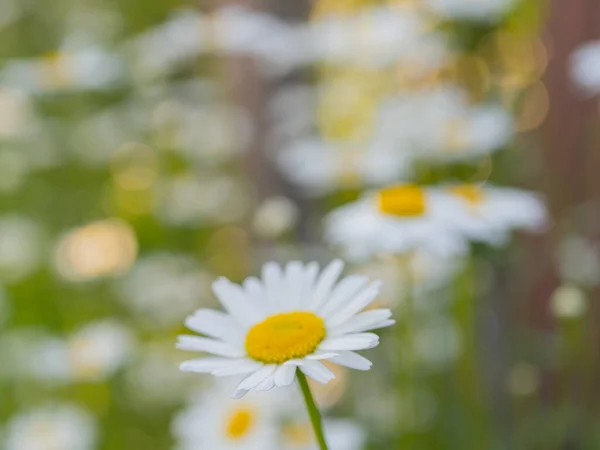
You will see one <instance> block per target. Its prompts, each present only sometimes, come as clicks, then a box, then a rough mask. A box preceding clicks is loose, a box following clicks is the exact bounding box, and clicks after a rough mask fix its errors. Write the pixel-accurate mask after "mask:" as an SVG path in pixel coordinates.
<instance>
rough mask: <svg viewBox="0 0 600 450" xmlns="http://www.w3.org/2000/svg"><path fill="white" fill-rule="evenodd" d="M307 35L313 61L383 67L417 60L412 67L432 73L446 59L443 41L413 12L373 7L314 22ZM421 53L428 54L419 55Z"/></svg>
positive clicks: (413, 10)
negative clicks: (425, 69) (432, 47)
mask: <svg viewBox="0 0 600 450" xmlns="http://www.w3.org/2000/svg"><path fill="white" fill-rule="evenodd" d="M309 31H310V33H311V36H310V38H311V42H310V44H311V46H312V54H313V59H314V60H317V61H322V60H324V61H334V62H338V63H345V64H355V65H359V66H367V67H368V66H371V67H384V66H389V65H391V64H394V63H400V64H402V61H403V60H406V61H412V62H416V60H417V58H420V59H422V63H421V64H415V66H417V67H418V68H423V67H426V66H428V67H427V68H428V69H429V70H432V69H436V68H439V67H440V66H441V65H442V63H444V62H445V60H446V58H447V56H448V51H447V48H446V42H445V40H444V39H442V38H441V35H439V34H438V32H436V31H433V30H432V29H431V27H429V26H428V24H427V19H426V17H425V16H424V15H421V14H420V13H419V12H418V11H417V10H416V9H413V8H401V7H400V6H396V7H373V8H363V9H361V10H360V11H359V12H358V13H357V14H355V15H351V16H350V15H347V16H342V15H339V16H335V15H331V16H326V17H324V18H318V19H316V20H314V21H313V22H312V23H311V24H310V26H309ZM432 44H434V45H437V46H438V47H437V49H436V50H437V51H435V52H433V51H431V50H432V49H431V48H428V46H430V45H432ZM423 49H427V50H428V51H426V52H424V54H420V53H421V50H423ZM434 55H435V56H434ZM431 56H434V58H433V59H430V60H429V61H427V62H426V60H425V59H423V57H431ZM407 66H408V65H407ZM407 68H408V69H409V70H411V68H410V67H407ZM420 75H423V73H421V74H420Z"/></svg>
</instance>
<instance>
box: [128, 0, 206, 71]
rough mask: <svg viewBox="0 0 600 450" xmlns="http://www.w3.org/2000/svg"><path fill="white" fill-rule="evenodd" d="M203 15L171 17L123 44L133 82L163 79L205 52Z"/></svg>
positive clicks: (184, 11) (190, 13) (189, 13)
mask: <svg viewBox="0 0 600 450" xmlns="http://www.w3.org/2000/svg"><path fill="white" fill-rule="evenodd" d="M205 27H206V25H205V23H204V22H203V18H202V16H201V15H200V14H199V13H198V12H197V11H194V10H192V9H182V10H179V11H176V12H175V13H174V14H173V16H172V17H170V18H169V19H168V20H167V21H166V22H164V23H162V24H161V25H159V26H157V27H155V28H153V29H151V30H150V31H148V32H146V33H144V34H142V35H140V36H137V37H136V38H134V39H132V40H131V41H130V42H128V43H127V44H125V49H124V52H125V54H127V55H129V59H130V61H131V64H132V71H133V73H134V77H135V79H136V80H140V79H154V78H158V77H163V76H166V75H168V74H169V73H171V72H172V71H174V70H175V69H177V68H178V67H180V66H181V65H182V64H185V63H189V62H191V61H193V60H194V58H195V57H196V56H198V55H199V54H200V53H201V52H202V51H204V50H205V49H206V45H207V43H206V32H207V31H206V30H205Z"/></svg>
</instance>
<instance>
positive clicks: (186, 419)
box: [171, 383, 310, 450]
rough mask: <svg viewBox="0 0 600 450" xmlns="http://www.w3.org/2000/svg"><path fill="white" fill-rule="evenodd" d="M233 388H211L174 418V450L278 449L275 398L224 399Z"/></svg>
mask: <svg viewBox="0 0 600 450" xmlns="http://www.w3.org/2000/svg"><path fill="white" fill-rule="evenodd" d="M234 386H235V385H233V386H232V385H230V383H215V384H213V385H212V386H211V389H207V390H206V391H204V392H203V393H202V394H200V395H197V396H195V397H194V399H193V401H192V403H191V404H190V405H189V406H187V407H186V408H185V409H184V410H183V411H181V412H180V413H179V414H178V415H177V416H175V419H174V420H173V422H172V424H171V432H172V434H173V436H174V437H175V440H176V446H175V448H176V449H177V450H196V449H198V448H207V449H216V450H234V449H244V450H277V449H278V446H277V440H278V427H277V422H276V418H277V412H279V408H277V402H276V401H275V398H274V397H273V396H271V395H267V396H264V395H258V394H254V395H252V394H251V395H248V396H246V397H245V398H244V399H243V400H237V401H236V400H232V399H227V398H226V397H225V395H226V394H225V391H227V392H229V393H230V392H231V389H232V388H233V387H234ZM224 397H225V398H224ZM309 431H310V429H309Z"/></svg>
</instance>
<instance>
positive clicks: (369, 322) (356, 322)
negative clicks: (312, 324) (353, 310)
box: [327, 309, 393, 336]
mask: <svg viewBox="0 0 600 450" xmlns="http://www.w3.org/2000/svg"><path fill="white" fill-rule="evenodd" d="M391 316H392V312H391V311H390V310H389V309H372V310H370V311H365V312H362V313H360V314H356V315H355V316H353V317H351V318H350V319H348V320H347V321H345V322H343V323H342V324H340V325H335V322H333V321H334V320H335V319H336V317H335V316H334V317H332V318H331V319H329V320H328V321H327V334H328V336H339V335H341V334H347V333H359V332H361V331H367V330H373V329H375V325H376V324H378V323H380V322H385V321H387V319H389V318H390V317H391ZM392 322H393V321H392Z"/></svg>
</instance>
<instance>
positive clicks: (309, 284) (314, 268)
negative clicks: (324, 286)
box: [304, 262, 319, 295]
mask: <svg viewBox="0 0 600 450" xmlns="http://www.w3.org/2000/svg"><path fill="white" fill-rule="evenodd" d="M318 274H319V264H318V263H316V262H311V263H308V264H307V265H306V269H305V272H304V276H305V278H304V282H305V283H306V288H307V289H306V294H307V295H308V294H312V292H313V289H314V287H315V281H316V280H317V275H318Z"/></svg>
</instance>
